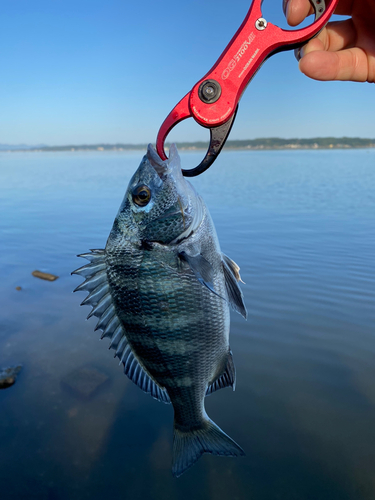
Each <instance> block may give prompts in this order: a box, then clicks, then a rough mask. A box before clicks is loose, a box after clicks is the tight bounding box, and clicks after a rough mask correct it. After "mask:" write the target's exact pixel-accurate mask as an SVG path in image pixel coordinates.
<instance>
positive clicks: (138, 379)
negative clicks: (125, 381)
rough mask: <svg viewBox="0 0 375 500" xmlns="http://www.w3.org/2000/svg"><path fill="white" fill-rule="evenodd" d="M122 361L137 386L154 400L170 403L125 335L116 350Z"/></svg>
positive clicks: (165, 393) (126, 371) (126, 372)
mask: <svg viewBox="0 0 375 500" xmlns="http://www.w3.org/2000/svg"><path fill="white" fill-rule="evenodd" d="M115 356H117V357H118V358H119V360H120V364H121V363H123V365H124V373H125V375H127V376H128V377H129V378H130V380H131V381H132V382H134V384H135V385H137V386H138V387H140V388H141V389H142V391H144V392H146V393H147V394H150V395H151V396H152V397H153V398H155V399H157V400H158V401H162V402H163V403H170V402H171V400H170V399H169V396H168V393H167V391H166V390H165V389H162V388H161V387H160V386H159V385H158V384H157V383H156V382H155V381H154V380H153V379H152V378H151V376H150V375H149V374H148V373H146V370H145V369H144V368H143V367H142V366H141V364H140V362H139V361H138V359H137V358H136V356H135V354H134V353H133V351H132V350H131V347H130V345H129V344H128V341H127V340H126V337H125V335H124V336H123V337H122V339H121V340H120V342H119V344H118V347H117V348H116V354H115Z"/></svg>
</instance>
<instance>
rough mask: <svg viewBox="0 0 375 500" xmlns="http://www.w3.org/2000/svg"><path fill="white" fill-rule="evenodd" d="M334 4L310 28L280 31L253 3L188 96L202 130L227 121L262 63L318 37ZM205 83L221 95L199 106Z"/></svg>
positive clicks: (256, 0)
mask: <svg viewBox="0 0 375 500" xmlns="http://www.w3.org/2000/svg"><path fill="white" fill-rule="evenodd" d="M326 1H327V0H326ZM337 2H338V0H331V1H330V2H329V5H327V6H326V9H325V11H324V13H323V14H322V15H321V16H320V17H319V19H318V20H317V21H316V22H314V23H312V24H311V25H310V26H307V27H306V28H302V29H299V30H283V29H281V28H279V27H278V26H275V25H274V24H271V23H267V21H266V20H264V19H263V18H262V11H261V3H262V0H254V2H253V4H252V6H251V7H250V10H249V12H248V13H247V16H246V18H245V19H244V21H243V23H242V25H241V26H240V28H239V29H238V31H237V33H236V34H235V35H234V37H233V38H232V40H231V41H230V43H229V44H228V46H227V47H226V49H225V50H224V52H223V53H222V54H221V56H220V57H219V59H218V60H217V62H216V63H215V65H214V66H213V67H212V68H211V70H210V71H209V72H208V73H207V74H206V75H205V76H204V77H203V78H202V79H201V80H200V81H199V82H198V83H197V84H196V85H195V86H194V87H193V89H192V90H191V92H190V100H189V108H190V111H191V115H192V116H193V117H194V118H195V120H196V121H197V122H198V123H199V124H200V125H203V126H204V127H210V126H217V125H221V124H222V123H224V122H225V121H227V120H228V119H229V118H230V117H231V116H232V114H233V113H234V110H235V109H236V107H237V104H238V101H239V100H240V98H241V96H242V93H243V91H244V90H245V88H246V86H247V85H248V83H249V82H250V80H251V79H252V78H253V77H254V75H255V73H256V72H257V71H258V69H259V68H260V66H261V65H262V63H263V62H264V61H265V60H266V59H267V58H268V57H269V56H270V55H272V54H273V53H275V52H278V51H280V50H288V49H290V48H293V46H298V45H300V44H302V43H303V42H306V41H307V40H310V39H311V38H313V37H314V36H315V35H317V34H318V33H319V31H320V30H321V29H322V28H323V27H324V26H325V25H326V23H327V22H328V20H329V18H330V17H331V15H332V14H333V12H334V10H335V8H336V5H337ZM318 3H319V2H318ZM327 3H328V1H327ZM206 80H214V81H216V82H218V83H219V85H220V87H221V95H220V97H219V99H218V100H217V101H216V102H215V103H213V104H210V103H205V102H202V100H201V98H200V96H199V88H200V86H201V85H202V83H203V82H204V81H206Z"/></svg>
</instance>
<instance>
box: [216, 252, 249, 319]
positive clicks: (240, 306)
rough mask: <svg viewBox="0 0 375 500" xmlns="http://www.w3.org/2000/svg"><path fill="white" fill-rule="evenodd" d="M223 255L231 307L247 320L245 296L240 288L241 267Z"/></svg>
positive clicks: (226, 286) (226, 285)
mask: <svg viewBox="0 0 375 500" xmlns="http://www.w3.org/2000/svg"><path fill="white" fill-rule="evenodd" d="M222 255H223V260H222V261H221V262H222V265H223V271H224V278H225V288H226V291H227V295H228V300H229V303H230V305H231V306H232V307H233V309H234V310H235V311H237V312H238V313H240V314H241V315H242V316H243V317H244V318H245V319H246V318H247V311H246V306H245V303H244V298H243V294H242V291H241V288H240V287H239V284H238V281H240V280H241V276H240V273H239V269H240V268H239V267H238V266H237V264H236V263H235V262H233V260H231V259H230V258H229V257H227V256H226V255H224V254H222Z"/></svg>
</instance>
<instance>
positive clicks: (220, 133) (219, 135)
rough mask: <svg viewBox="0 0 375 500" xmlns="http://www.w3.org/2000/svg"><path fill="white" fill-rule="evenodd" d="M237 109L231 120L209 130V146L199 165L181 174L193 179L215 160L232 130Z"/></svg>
mask: <svg viewBox="0 0 375 500" xmlns="http://www.w3.org/2000/svg"><path fill="white" fill-rule="evenodd" d="M237 109H238V106H237V108H236V111H235V112H234V114H233V115H232V117H231V118H229V120H228V121H227V122H225V123H223V124H222V125H219V126H218V127H212V128H210V144H209V146H208V150H207V153H206V156H205V157H204V158H203V160H202V161H201V162H200V164H199V165H198V166H197V167H195V168H190V169H189V170H185V169H182V174H183V175H184V176H185V177H195V176H196V175H200V174H203V172H205V171H206V170H207V169H208V168H209V167H210V166H211V165H212V164H213V162H214V161H215V160H216V158H217V157H218V155H219V153H220V151H221V150H222V149H223V147H224V144H225V142H226V140H227V139H228V136H229V134H230V131H231V130H232V126H233V123H234V119H235V118H236V114H237Z"/></svg>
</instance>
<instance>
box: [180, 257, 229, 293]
mask: <svg viewBox="0 0 375 500" xmlns="http://www.w3.org/2000/svg"><path fill="white" fill-rule="evenodd" d="M178 256H179V257H180V259H181V260H183V261H185V262H187V263H188V264H189V266H190V269H191V270H192V271H193V273H194V275H195V277H196V278H197V280H198V281H199V283H201V284H202V285H204V286H205V287H207V288H208V289H209V290H210V291H211V292H212V293H214V294H215V295H217V296H218V297H220V298H221V299H223V300H225V299H224V297H221V295H219V294H218V293H217V292H215V289H214V283H213V282H214V268H213V267H212V265H211V264H210V263H209V262H208V260H207V259H205V258H204V257H203V255H201V254H200V253H199V254H197V255H189V254H188V253H187V252H185V251H182V252H179V254H178Z"/></svg>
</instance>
